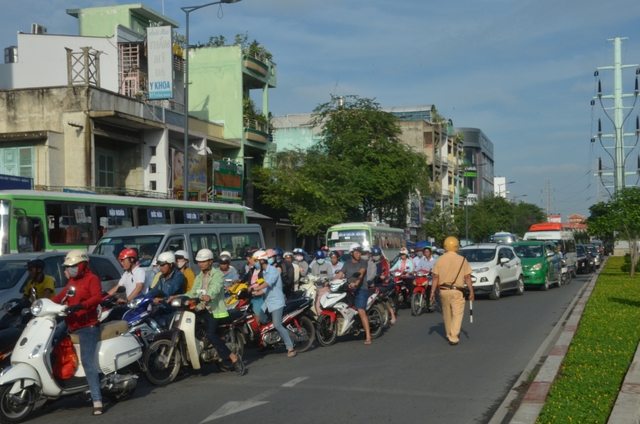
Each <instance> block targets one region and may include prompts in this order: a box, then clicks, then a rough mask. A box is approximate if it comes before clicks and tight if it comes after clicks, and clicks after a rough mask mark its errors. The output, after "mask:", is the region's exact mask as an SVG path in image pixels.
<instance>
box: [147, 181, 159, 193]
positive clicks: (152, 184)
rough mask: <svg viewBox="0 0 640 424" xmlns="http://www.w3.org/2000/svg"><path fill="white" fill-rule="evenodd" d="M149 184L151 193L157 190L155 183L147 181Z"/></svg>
mask: <svg viewBox="0 0 640 424" xmlns="http://www.w3.org/2000/svg"><path fill="white" fill-rule="evenodd" d="M149 183H150V184H151V190H153V191H155V190H157V185H156V182H155V181H149Z"/></svg>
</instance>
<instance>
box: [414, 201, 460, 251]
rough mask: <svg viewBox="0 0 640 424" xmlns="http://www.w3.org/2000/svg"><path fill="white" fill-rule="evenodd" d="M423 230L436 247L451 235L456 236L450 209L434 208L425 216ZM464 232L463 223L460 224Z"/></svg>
mask: <svg viewBox="0 0 640 424" xmlns="http://www.w3.org/2000/svg"><path fill="white" fill-rule="evenodd" d="M424 221H425V222H424V224H423V226H422V227H423V228H424V230H425V231H426V233H427V235H428V236H429V237H433V238H434V239H435V243H436V245H437V246H442V245H443V244H444V239H446V238H447V237H449V236H450V235H453V234H458V233H459V230H458V228H459V227H457V225H456V220H454V216H453V214H452V211H451V208H448V207H447V208H444V209H442V208H440V207H439V206H436V207H435V208H433V210H432V211H430V212H429V213H428V214H425V217H424ZM462 230H463V232H464V223H463V224H462Z"/></svg>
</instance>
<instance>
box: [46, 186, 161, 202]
mask: <svg viewBox="0 0 640 424" xmlns="http://www.w3.org/2000/svg"><path fill="white" fill-rule="evenodd" d="M34 189H35V190H42V191H57V192H62V191H64V190H74V191H75V192H86V193H87V194H110V195H115V196H129V197H151V198H155V199H169V198H170V196H169V195H168V194H167V193H159V192H156V191H147V190H137V189H132V188H126V187H125V188H123V187H82V186H76V187H68V186H43V185H36V186H35V187H34Z"/></svg>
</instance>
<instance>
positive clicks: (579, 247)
mask: <svg viewBox="0 0 640 424" xmlns="http://www.w3.org/2000/svg"><path fill="white" fill-rule="evenodd" d="M576 253H577V254H578V255H580V256H584V247H582V246H576Z"/></svg>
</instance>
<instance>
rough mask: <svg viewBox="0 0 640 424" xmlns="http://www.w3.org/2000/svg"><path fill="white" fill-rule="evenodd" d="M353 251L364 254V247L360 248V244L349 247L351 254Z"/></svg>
mask: <svg viewBox="0 0 640 424" xmlns="http://www.w3.org/2000/svg"><path fill="white" fill-rule="evenodd" d="M353 251H358V252H362V247H361V246H360V243H353V244H352V245H351V246H349V253H351V252H353Z"/></svg>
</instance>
